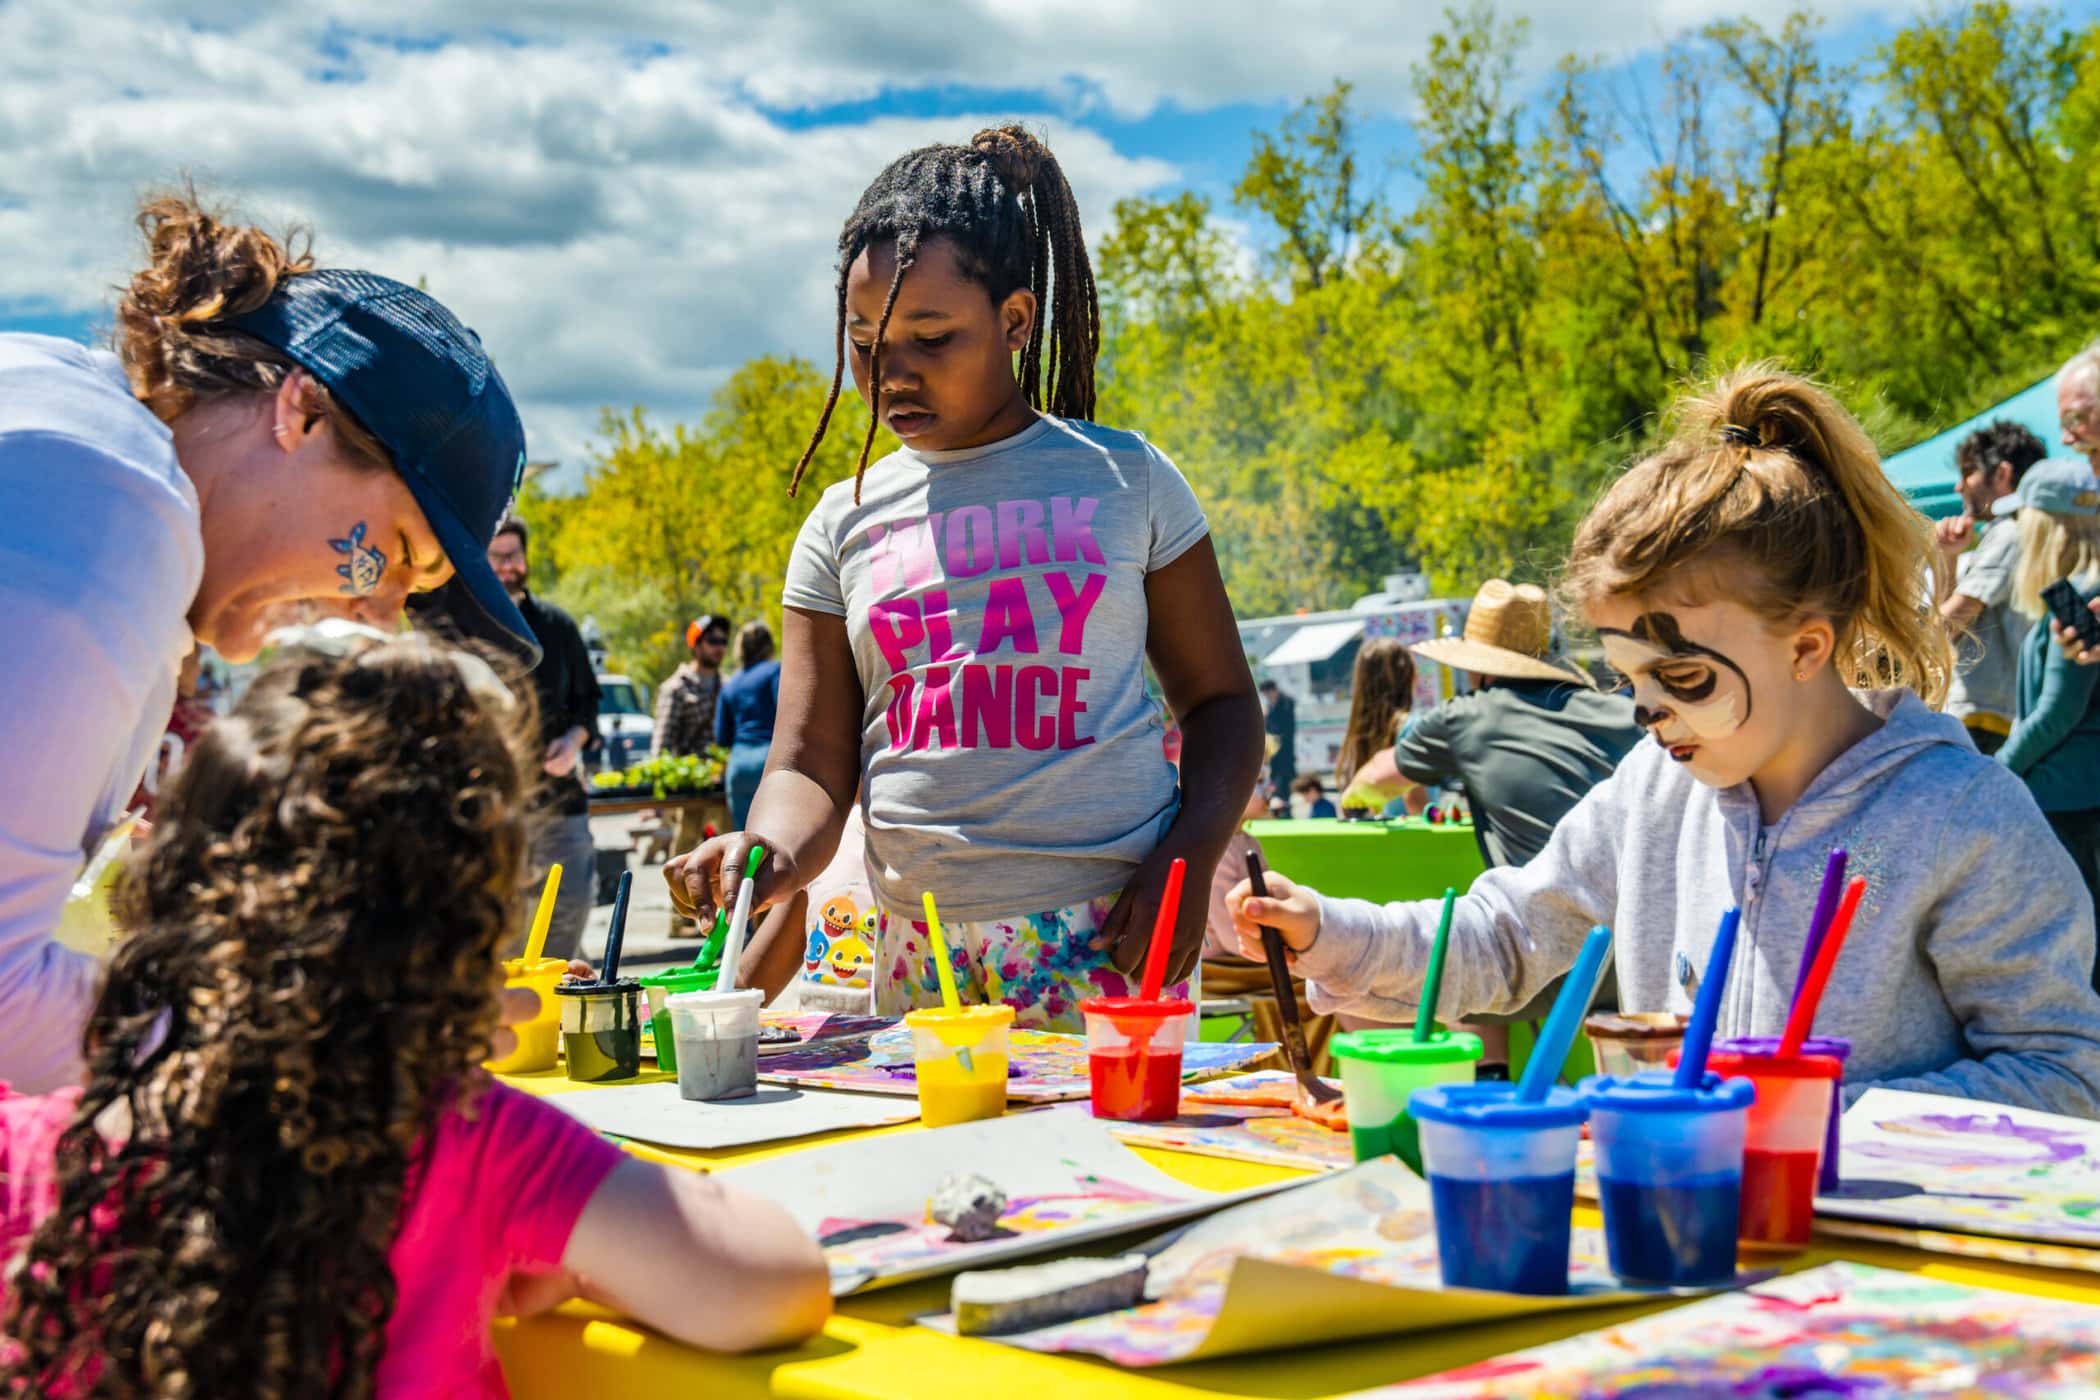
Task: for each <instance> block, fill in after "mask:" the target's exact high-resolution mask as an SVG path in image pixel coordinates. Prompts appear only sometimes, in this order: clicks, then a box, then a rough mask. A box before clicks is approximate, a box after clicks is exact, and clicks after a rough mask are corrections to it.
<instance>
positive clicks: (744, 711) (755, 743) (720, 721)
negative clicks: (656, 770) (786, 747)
mask: <svg viewBox="0 0 2100 1400" xmlns="http://www.w3.org/2000/svg"><path fill="white" fill-rule="evenodd" d="M736 653H737V663H738V664H739V665H740V666H741V667H742V668H743V669H741V670H739V671H738V672H737V673H736V674H735V675H734V676H731V677H730V678H729V680H728V681H727V682H725V683H724V684H723V686H722V698H721V699H720V700H718V701H716V702H715V742H716V743H717V744H720V745H721V746H722V747H723V748H726V749H728V750H729V767H728V770H727V772H726V773H724V775H723V779H722V782H723V786H724V787H726V788H727V789H728V790H729V820H730V822H731V823H732V824H733V825H734V827H735V828H736V830H738V831H742V830H743V829H744V818H745V817H746V816H747V815H749V814H750V811H751V799H752V798H753V797H756V796H757V795H758V780H759V779H760V778H761V777H763V776H764V775H765V771H766V754H767V753H769V752H770V751H771V750H772V748H773V717H774V715H775V714H776V713H777V712H778V711H779V709H780V663H779V662H778V661H777V660H775V659H774V657H773V632H772V629H770V628H768V627H767V626H766V624H764V623H763V622H747V623H745V624H744V625H743V626H742V627H740V628H738V629H737V634H736Z"/></svg>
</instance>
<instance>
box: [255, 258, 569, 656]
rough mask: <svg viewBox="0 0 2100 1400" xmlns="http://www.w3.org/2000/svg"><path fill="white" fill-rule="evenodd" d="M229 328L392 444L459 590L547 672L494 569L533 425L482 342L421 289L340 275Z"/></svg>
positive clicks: (321, 278) (303, 283)
mask: <svg viewBox="0 0 2100 1400" xmlns="http://www.w3.org/2000/svg"><path fill="white" fill-rule="evenodd" d="M225 324H226V325H227V326H228V327H230V328H232V329H234V330H237V331H242V332H245V333H246V334H248V335H252V336H254V337H255V338H256V339H258V340H261V341H263V342H265V343H266V344H269V345H272V346H275V347H276V348H277V349H279V350H282V351H283V352H284V353H285V354H287V355H289V356H290V357H291V358H292V359H293V360H295V361H297V362H298V363H299V364H300V365H302V366H304V367H305V369H306V370H307V372H308V373H310V374H312V375H313V377H314V378H315V379H317V380H319V381H320V382H321V383H323V384H325V385H327V386H328V391H329V392H330V393H332V394H334V395H335V397H336V399H337V400H338V401H339V402H340V403H341V404H342V405H343V407H345V408H347V409H349V410H350V412H351V413H353V414H355V415H356V417H357V421H358V422H359V423H361V424H363V425H364V427H365V430H366V431H367V432H369V433H371V434H372V436H373V437H375V438H378V439H379V441H380V442H381V443H382V444H384V445H385V447H386V449H387V451H388V452H389V453H391V454H392V455H393V458H394V465H395V467H396V468H397V469H398V470H399V471H400V473H401V477H402V480H404V481H405V482H407V483H408V489H409V491H410V493H411V494H412V495H414V496H415V498H416V504H417V505H419V506H421V507H422V508H423V515H424V517H425V518H426V519H428V520H429V521H430V528H431V529H432V530H433V531H434V532H435V533H436V535H437V538H438V544H439V545H440V546H441V547H443V549H444V551H445V557H446V558H448V559H450V560H451V561H452V567H453V569H454V571H455V573H456V575H457V578H456V583H457V585H459V586H460V587H463V588H464V589H465V591H466V593H467V596H468V597H469V598H470V599H471V600H472V601H473V603H474V605H475V607H476V608H478V609H479V610H480V611H481V612H482V613H483V614H485V615H486V617H487V619H488V621H490V622H491V623H494V624H495V625H496V627H498V628H500V629H501V630H502V631H503V632H505V633H508V634H509V636H510V638H513V639H515V640H516V641H517V642H519V643H522V644H523V646H524V648H525V649H526V650H527V651H529V652H530V653H531V656H532V659H533V662H534V664H537V663H538V659H539V649H540V648H539V642H538V639H536V638H535V637H534V636H533V635H532V629H531V628H530V627H529V626H527V625H526V623H525V619H524V617H523V616H521V615H520V614H519V612H518V609H517V606H516V605H515V604H513V603H512V602H511V600H510V595H509V594H508V593H506V592H505V591H504V588H503V585H502V584H501V583H499V582H498V581H497V579H496V575H495V572H494V571H493V570H491V569H490V568H489V561H488V548H489V541H490V539H491V538H492V537H493V536H494V535H495V532H496V523H497V522H498V521H499V520H501V519H502V518H503V511H504V508H505V507H506V506H507V505H509V503H510V499H511V497H512V496H513V495H514V494H515V493H516V492H517V489H518V482H519V480H520V479H521V478H522V477H523V476H524V473H525V426H524V424H522V423H521V422H519V421H518V409H517V405H515V404H514V403H512V402H511V397H510V390H509V389H508V388H506V387H504V383H503V378H502V376H501V375H499V374H497V373H496V366H495V365H493V364H491V363H490V362H489V358H488V356H487V355H485V354H484V353H482V349H481V340H480V337H478V336H476V335H475V334H474V332H472V331H470V330H468V329H467V328H466V327H465V326H463V325H461V324H460V323H459V321H458V319H457V318H455V317H454V316H453V315H452V313H451V312H449V311H447V310H446V309H445V308H444V307H442V306H440V305H439V304H438V303H437V301H436V300H435V299H434V298H432V297H430V296H428V295H427V294H425V293H423V292H419V291H417V290H416V289H415V288H414V287H410V286H406V285H404V284H402V283H400V282H396V281H394V280H393V279H392V278H388V277H380V276H378V275H376V274H374V273H370V272H355V271H350V270H347V269H340V268H323V269H320V270H317V271H314V272H302V273H299V274H297V275H296V276H292V277H287V278H286V279H285V280H284V281H283V282H282V283H281V284H280V285H279V287H278V289H277V293H276V295H274V296H272V297H271V298H270V300H269V301H268V302H267V303H266V304H264V305H263V306H262V307H260V308H259V309H257V310H255V311H251V312H249V313H247V314H246V315H243V316H234V317H229V318H228V319H227V321H226V322H225ZM448 588H450V586H449V585H448ZM452 591H457V590H456V589H455V590H452Z"/></svg>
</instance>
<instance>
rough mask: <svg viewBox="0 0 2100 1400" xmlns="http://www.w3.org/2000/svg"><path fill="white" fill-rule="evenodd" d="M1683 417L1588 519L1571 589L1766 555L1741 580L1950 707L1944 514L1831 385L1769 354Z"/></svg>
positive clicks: (1758, 598) (1881, 675)
mask: <svg viewBox="0 0 2100 1400" xmlns="http://www.w3.org/2000/svg"><path fill="white" fill-rule="evenodd" d="M1672 416H1673V419H1674V421H1675V424H1676V432H1675V434H1674V436H1673V437H1672V438H1671V440H1670V442H1669V444H1668V445H1667V446H1665V447H1664V448H1663V449H1662V450H1661V451H1660V452H1658V453H1656V454H1655V455H1654V456H1652V457H1649V458H1648V459H1646V460H1645V461H1642V462H1640V463H1637V464H1636V465H1635V466H1634V467H1632V468H1631V469H1630V470H1629V471H1627V472H1626V474H1625V475H1624V476H1621V477H1620V478H1619V479H1618V480H1617V481H1616V482H1614V483H1612V485H1611V486H1610V487H1609V488H1608V489H1607V490H1606V491H1605V493H1604V495H1603V497H1602V498H1601V499H1600V500H1599V501H1598V502H1597V504H1596V505H1595V506H1594V507H1593V508H1592V509H1591V511H1590V513H1589V515H1588V516H1587V517H1586V518H1585V519H1584V520H1583V522H1582V525H1581V527H1580V528H1579V529H1577V531H1576V534H1575V545H1574V548H1573V550H1572V552H1571V554H1570V556H1569V560H1568V569H1567V574H1566V577H1565V580H1564V582H1563V585H1562V587H1563V591H1564V592H1565V594H1566V595H1567V597H1568V599H1569V601H1570V603H1571V604H1572V605H1574V606H1576V607H1578V608H1580V607H1582V606H1584V605H1586V604H1587V603H1589V602H1591V601H1594V600H1596V599H1599V598H1603V597H1609V596H1612V595H1615V594H1626V593H1643V592H1646V591H1648V590H1649V589H1651V588H1652V587H1654V586H1655V584H1656V582H1657V580H1658V579H1659V578H1660V577H1661V576H1662V575H1663V574H1665V573H1668V572H1672V571H1676V570H1680V569H1683V568H1685V567H1686V566H1691V565H1721V564H1725V563H1728V562H1731V561H1736V562H1741V563H1745V564H1748V565H1750V566H1751V570H1750V572H1751V574H1752V575H1753V578H1752V579H1751V581H1750V582H1749V584H1748V586H1747V587H1744V586H1738V585H1736V584H1734V583H1731V585H1730V591H1729V596H1730V597H1731V598H1733V599H1735V600H1736V601H1739V602H1741V603H1742V604H1744V606H1746V607H1749V608H1750V609H1751V610H1753V611H1754V612H1756V613H1758V614H1759V615H1760V616H1763V617H1765V618H1766V619H1768V620H1770V621H1773V622H1784V621H1787V620H1790V619H1793V618H1798V617H1802V616H1804V615H1810V614H1815V615H1820V616H1823V617H1827V618H1829V619H1830V621H1831V624H1832V625H1833V626H1834V627H1835V628H1836V629H1837V638H1838V646H1837V654H1836V657H1835V660H1834V664H1835V665H1836V666H1837V668H1838V674H1839V676H1840V677H1841V678H1843V679H1844V681H1845V682H1846V684H1848V685H1852V686H1855V687H1863V688H1864V687H1885V686H1909V687H1911V688H1912V689H1914V690H1916V691H1917V692H1918V694H1919V695H1920V696H1922V697H1923V698H1924V700H1925V702H1926V703H1927V704H1929V705H1932V706H1933V707H1934V708H1937V707H1938V706H1939V704H1940V703H1941V701H1943V700H1944V699H1945V698H1946V694H1947V684H1948V681H1949V680H1950V678H1951V677H1952V674H1953V668H1954V654H1953V649H1952V648H1951V647H1950V646H1949V644H1948V641H1947V636H1946V632H1945V630H1944V628H1942V626H1941V625H1940V621H1939V618H1938V617H1937V616H1935V615H1934V614H1933V612H1932V609H1931V606H1930V604H1931V600H1932V599H1933V597H1935V596H1936V593H1935V582H1936V577H1937V573H1938V570H1939V567H1940V563H1939V551H1938V549H1937V548H1936V547H1935V546H1934V544H1933V538H1932V527H1931V526H1930V524H1928V523H1927V521H1926V520H1925V517H1923V516H1922V515H1920V514H1919V513H1918V512H1917V511H1916V510H1915V509H1914V508H1913V507H1912V506H1911V504H1910V503H1909V502H1908V501H1906V500H1905V499H1904V498H1903V495H1902V493H1901V492H1899V491H1897V490H1896V488H1895V487H1894V486H1893V485H1892V484H1891V483H1890V482H1889V479H1888V476H1887V474H1886V473H1884V472H1883V471H1882V469H1881V458H1880V456H1879V454H1877V453H1876V452H1875V450H1874V444H1873V443H1872V442H1871V441H1870V440H1869V439H1868V437H1867V435H1866V433H1865V432H1864V431H1863V430H1862V429H1861V428H1860V426H1859V424H1858V423H1857V422H1856V421H1855V420H1854V419H1853V417H1852V415H1851V414H1849V413H1847V412H1846V411H1845V410H1844V408H1843V407H1842V406H1841V405H1840V404H1839V403H1838V401H1837V400H1836V399H1835V398H1833V397H1832V396H1831V395H1830V394H1829V393H1828V392H1827V391H1825V390H1824V389H1822V388H1820V387H1819V386H1817V385H1815V384H1813V383H1810V382H1809V381H1808V380H1806V379H1803V378H1801V377H1799V376H1798V375H1793V374H1789V373H1787V372H1786V371H1784V370H1782V369H1780V368H1779V367H1778V366H1776V365H1774V364H1770V363H1765V364H1756V365H1750V366H1747V367H1745V368H1742V369H1738V370H1734V371H1732V372H1730V373H1728V374H1725V375H1723V376H1721V377H1720V378H1719V379H1718V380H1716V381H1714V382H1713V383H1712V384H1710V385H1708V386H1706V387H1705V388H1704V389H1702V390H1700V391H1698V392H1695V393H1693V394H1690V395H1688V396H1686V397H1685V398H1683V399H1681V400H1679V402H1678V404H1677V406H1676V408H1675V410H1674V411H1673V415H1672Z"/></svg>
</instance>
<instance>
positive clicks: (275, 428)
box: [270, 423, 291, 438]
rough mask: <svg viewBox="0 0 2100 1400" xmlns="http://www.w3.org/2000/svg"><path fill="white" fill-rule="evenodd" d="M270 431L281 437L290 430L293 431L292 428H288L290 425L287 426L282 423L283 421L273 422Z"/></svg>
mask: <svg viewBox="0 0 2100 1400" xmlns="http://www.w3.org/2000/svg"><path fill="white" fill-rule="evenodd" d="M270 431H271V432H272V433H274V434H275V435H277V436H278V437H280V438H281V437H283V436H284V435H285V434H286V433H288V432H290V431H291V429H290V428H288V427H286V426H285V425H284V424H282V423H273V424H271V425H270Z"/></svg>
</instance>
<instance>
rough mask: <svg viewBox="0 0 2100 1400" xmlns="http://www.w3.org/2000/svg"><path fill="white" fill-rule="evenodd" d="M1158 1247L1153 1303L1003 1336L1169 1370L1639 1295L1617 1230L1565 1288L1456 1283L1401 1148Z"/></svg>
mask: <svg viewBox="0 0 2100 1400" xmlns="http://www.w3.org/2000/svg"><path fill="white" fill-rule="evenodd" d="M1145 1252H1146V1253H1148V1254H1150V1255H1151V1256H1152V1266H1151V1269H1150V1272H1149V1275H1148V1277H1147V1280H1146V1285H1145V1297H1146V1299H1147V1301H1146V1302H1143V1303H1140V1304H1139V1305H1138V1306H1136V1307H1134V1308H1127V1309H1124V1310H1122V1311H1120V1312H1112V1313H1106V1314H1103V1315H1102V1316H1099V1317H1090V1318H1082V1319H1080V1320H1078V1321H1076V1322H1066V1323H1059V1324H1057V1325H1055V1326H1051V1327H1044V1328H1040V1329H1037V1330H1035V1331H1032V1332H1021V1333H1013V1334H1009V1335H1005V1336H1000V1337H997V1338H992V1339H990V1340H995V1341H999V1342H1003V1343H1005V1344H1007V1345H1010V1346H1018V1347H1022V1348H1025V1349H1027V1350H1030V1351H1042V1352H1079V1353H1086V1354H1089V1355H1093V1356H1099V1357H1103V1358H1105V1359H1107V1360H1109V1361H1113V1362H1115V1363H1116V1364H1118V1365H1121V1366H1133V1367H1142V1366H1161V1365H1167V1364H1170V1363H1173V1362H1178V1361H1191V1360H1196V1359H1199V1358H1203V1357H1212V1356H1226V1355H1232V1354H1236V1353H1242V1352H1255V1351H1266V1350H1271V1349H1274V1348H1278V1347H1289V1346H1305V1345H1311V1344H1314V1343H1319V1342H1331V1341H1343V1340H1348V1339H1350V1338H1355V1337H1367V1336H1378V1335H1384V1334H1387V1333H1395V1332H1411V1331H1424V1330H1430V1329H1434V1328H1440V1327H1447V1326H1460V1325H1464V1324H1467V1323H1473V1322H1483V1321H1488V1320H1491V1319H1494V1318H1500V1317H1517V1316H1522V1315H1525V1314H1528V1313H1538V1312H1546V1311H1553V1310H1559V1309H1567V1308H1581V1307H1595V1306H1598V1305H1600V1304H1603V1303H1609V1302H1623V1301H1625V1300H1627V1299H1628V1298H1630V1297H1634V1296H1638V1295H1634V1294H1630V1293H1628V1292H1626V1291H1623V1290H1621V1289H1620V1288H1619V1287H1618V1286H1617V1285H1616V1283H1615V1281H1614V1280H1613V1279H1612V1277H1611V1273H1610V1270H1609V1269H1608V1268H1607V1267H1606V1263H1605V1254H1604V1244H1603V1240H1602V1239H1601V1237H1600V1236H1599V1234H1598V1232H1596V1231H1595V1230H1585V1229H1577V1230H1576V1231H1575V1232H1574V1235H1573V1240H1572V1247H1571V1262H1570V1268H1569V1294H1568V1295H1567V1296H1565V1297H1557V1298H1556V1297H1525V1296H1520V1295H1517V1294H1508V1293H1482V1292H1474V1291H1472V1290H1467V1289H1456V1290H1449V1291H1447V1290H1445V1289H1444V1288H1443V1286H1442V1282H1441V1279H1440V1277H1439V1271H1438V1268H1437V1251H1436V1224H1435V1219H1434V1216H1433V1214H1432V1210H1431V1205H1430V1199H1429V1187H1428V1185H1427V1184H1426V1183H1425V1182H1424V1181H1423V1180H1422V1179H1421V1178H1420V1177H1418V1176H1416V1175H1415V1174H1414V1173H1413V1172H1411V1171H1409V1170H1408V1169H1407V1168H1406V1167H1405V1166H1402V1165H1401V1164H1400V1162H1399V1160H1398V1159H1396V1158H1392V1157H1382V1158H1378V1159H1376V1160H1374V1161H1370V1162H1365V1163H1363V1164H1362V1165H1360V1166H1357V1167H1353V1168H1351V1169H1349V1170H1347V1171H1344V1172H1338V1173H1335V1174H1333V1175H1329V1176H1325V1177H1320V1178H1316V1179H1314V1180H1312V1181H1310V1182H1309V1183H1308V1184H1306V1185H1303V1186H1300V1187H1298V1188H1296V1189H1294V1190H1291V1191H1288V1192H1284V1193H1282V1194H1280V1195H1276V1196H1272V1197H1270V1198H1268V1199H1266V1200H1260V1201H1254V1202H1250V1203H1249V1204H1246V1205H1242V1206H1235V1207H1233V1208H1232V1209H1231V1210H1227V1211H1221V1212H1220V1213H1218V1214H1217V1215H1214V1216H1212V1217H1211V1218H1209V1219H1207V1220H1203V1221H1199V1222H1198V1223H1197V1224H1195V1225H1192V1226H1189V1227H1188V1228H1186V1229H1185V1230H1183V1231H1181V1232H1179V1233H1178V1234H1176V1235H1172V1236H1169V1237H1167V1238H1166V1239H1163V1240H1157V1241H1154V1242H1153V1243H1152V1244H1150V1245H1148V1246H1146V1249H1145ZM928 1321H929V1325H932V1326H944V1325H946V1324H945V1323H944V1321H943V1320H941V1319H929V1320H928Z"/></svg>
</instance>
